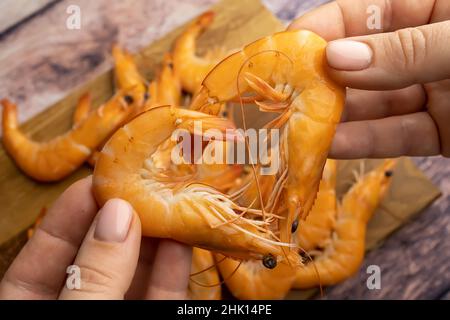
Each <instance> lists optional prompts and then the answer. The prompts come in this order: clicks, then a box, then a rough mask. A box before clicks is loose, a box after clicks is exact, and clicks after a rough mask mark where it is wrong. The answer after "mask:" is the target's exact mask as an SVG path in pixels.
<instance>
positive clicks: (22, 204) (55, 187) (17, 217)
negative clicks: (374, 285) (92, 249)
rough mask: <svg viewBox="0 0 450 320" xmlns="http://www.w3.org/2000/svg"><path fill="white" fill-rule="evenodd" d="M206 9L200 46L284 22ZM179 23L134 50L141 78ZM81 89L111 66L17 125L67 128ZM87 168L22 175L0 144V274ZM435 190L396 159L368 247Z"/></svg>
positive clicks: (109, 89)
mask: <svg viewBox="0 0 450 320" xmlns="http://www.w3.org/2000/svg"><path fill="white" fill-rule="evenodd" d="M212 9H213V10H214V11H215V12H216V19H215V21H214V23H213V25H212V27H211V28H210V29H209V30H208V31H207V32H206V33H205V34H204V35H203V36H202V37H201V38H200V41H199V51H200V52H201V51H204V50H205V49H206V48H209V47H213V46H215V45H217V44H220V45H222V46H224V47H225V48H226V49H233V48H237V47H241V46H242V45H244V44H246V43H249V42H251V41H253V40H256V39H258V38H260V37H262V36H265V35H269V34H271V33H273V32H276V31H280V30H282V29H283V28H284V27H283V25H282V23H281V22H279V21H278V20H277V19H276V18H275V17H274V16H273V15H272V14H271V13H270V12H269V11H268V10H267V9H266V8H264V7H263V6H262V4H261V3H260V2H259V1H258V0H247V1H241V0H227V1H223V2H220V3H218V4H217V5H216V6H214V7H213V8H212ZM182 29H183V26H182V27H180V28H178V29H176V30H174V31H173V32H171V33H169V34H168V35H166V36H165V37H164V38H163V39H161V40H158V41H156V42H154V43H152V44H151V45H149V46H148V47H146V48H144V49H143V50H142V51H141V52H139V53H138V54H137V55H136V61H137V63H138V66H139V68H140V70H141V72H142V74H143V75H144V76H145V77H146V78H147V79H151V78H152V77H153V75H154V72H155V70H157V67H158V65H159V63H160V61H161V59H162V56H163V54H164V53H165V52H167V51H168V50H169V49H170V47H171V45H172V43H173V40H174V39H175V37H176V36H177V35H178V34H179V33H180V32H181V30H182ZM86 91H89V92H91V94H92V95H93V101H94V105H95V106H98V105H100V104H101V103H103V102H104V101H106V100H107V99H108V98H109V97H110V96H111V95H112V93H113V91H114V86H113V77H112V72H111V71H109V72H106V73H105V74H102V75H100V76H99V77H97V78H95V79H93V80H91V81H90V82H88V83H86V84H85V85H83V86H81V87H79V88H76V89H74V91H73V92H72V93H71V94H70V95H69V96H67V97H66V98H65V99H63V100H62V101H60V102H58V103H57V104H55V105H53V106H50V107H49V108H48V109H47V110H46V111H44V112H42V113H41V114H39V115H38V116H36V117H34V118H32V119H31V120H29V121H28V122H26V123H25V124H24V125H23V126H22V129H23V130H24V131H25V132H27V133H28V134H30V136H31V137H33V138H35V139H39V140H46V139H50V138H52V137H54V136H56V135H58V134H61V133H63V132H65V131H67V130H68V129H69V128H70V126H71V118H72V113H73V110H74V106H75V103H76V101H77V100H78V98H79V97H80V95H82V94H83V93H84V92H86ZM19 112H20V109H19ZM252 113H253V117H252V116H250V117H247V119H249V121H250V122H251V121H252V120H253V121H254V122H257V121H256V120H255V119H256V113H255V111H254V110H253V111H251V112H250V115H251V114H252ZM374 163H376V161H375V162H374V161H369V162H367V161H366V167H370V166H373V165H374ZM359 166H360V162H355V161H350V162H342V163H340V165H339V168H340V170H339V176H340V178H339V181H340V186H339V190H340V193H343V192H345V189H346V188H348V184H347V182H348V181H349V180H351V177H352V172H353V171H354V170H356V169H359ZM90 172H91V170H90V168H89V167H88V166H84V167H82V168H80V169H79V170H78V171H76V172H75V173H74V174H72V175H71V176H70V177H68V178H67V179H65V180H64V181H61V182H59V183H49V184H42V183H37V182H34V181H32V180H31V179H29V178H27V177H26V176H24V175H23V174H22V173H21V172H20V171H19V170H18V169H17V167H16V166H15V165H14V163H13V162H12V161H11V159H10V158H9V157H8V155H7V154H6V153H5V150H4V149H3V148H2V147H0V278H1V276H2V274H3V272H4V270H5V268H6V266H7V265H8V264H9V262H10V261H11V259H12V257H14V256H15V254H16V253H17V252H18V250H19V249H20V247H21V246H22V245H23V243H24V242H25V241H26V238H25V234H24V230H26V229H27V228H28V227H29V226H30V225H31V224H32V223H33V222H34V220H35V218H36V217H37V215H38V214H39V211H40V209H41V208H42V207H43V206H47V207H48V206H50V205H51V203H52V202H53V201H54V200H55V199H56V198H57V197H58V195H59V194H60V193H61V192H62V191H63V190H64V189H65V188H67V186H68V185H70V184H71V183H73V182H74V181H76V180H78V179H79V178H81V177H84V176H86V175H88V174H90ZM438 195H439V190H437V188H436V187H434V186H433V185H432V184H431V182H430V181H429V180H428V179H427V178H426V177H425V176H424V175H423V174H422V173H421V172H420V171H419V170H418V169H417V168H416V167H415V166H414V164H413V163H412V162H411V161H410V160H409V159H406V158H405V159H402V160H401V161H400V163H399V166H398V168H397V172H396V175H395V177H394V181H393V184H392V188H391V190H390V192H389V195H388V197H386V199H385V201H383V205H382V208H381V209H379V210H378V212H377V214H376V215H375V217H374V219H373V220H372V222H371V224H370V226H369V230H368V236H367V243H368V248H374V247H375V246H376V245H378V244H379V243H380V242H381V241H382V240H383V239H384V238H386V237H387V236H388V235H389V234H390V233H391V232H393V231H394V230H395V229H397V228H398V227H399V226H401V225H402V224H403V223H405V221H407V220H408V219H409V218H410V217H411V216H413V215H414V214H416V213H418V212H420V210H422V209H423V208H424V207H425V206H427V205H428V204H429V203H430V202H431V201H432V200H433V199H435V198H436V197H437V196H438ZM314 293H315V291H306V292H305V291H301V292H299V291H293V292H292V293H291V294H290V295H289V296H288V298H293V299H298V298H305V297H309V296H311V295H312V294H314Z"/></svg>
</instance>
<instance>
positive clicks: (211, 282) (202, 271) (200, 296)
mask: <svg viewBox="0 0 450 320" xmlns="http://www.w3.org/2000/svg"><path fill="white" fill-rule="evenodd" d="M188 292H189V298H191V299H192V300H220V299H221V297H222V289H221V286H220V278H219V271H218V270H217V267H216V263H215V261H214V257H213V254H212V253H211V252H210V251H208V250H204V249H200V248H194V249H193V251H192V266H191V277H190V280H189V291H188Z"/></svg>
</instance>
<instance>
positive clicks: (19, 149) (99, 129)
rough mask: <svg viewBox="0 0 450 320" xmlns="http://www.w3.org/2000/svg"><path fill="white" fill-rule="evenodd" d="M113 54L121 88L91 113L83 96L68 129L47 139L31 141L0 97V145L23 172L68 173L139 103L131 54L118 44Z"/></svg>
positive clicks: (43, 176)
mask: <svg viewBox="0 0 450 320" xmlns="http://www.w3.org/2000/svg"><path fill="white" fill-rule="evenodd" d="M113 56H114V59H115V62H116V64H115V68H116V80H117V83H118V86H119V87H120V89H121V90H120V91H118V92H117V93H116V94H115V95H114V96H113V97H112V98H111V99H110V100H109V101H108V102H106V103H105V104H103V105H102V106H100V107H99V108H98V109H97V110H95V111H93V112H90V99H89V97H88V96H83V97H82V98H81V99H80V101H79V104H78V107H77V109H76V111H75V114H74V120H75V123H74V126H73V127H72V129H71V130H70V131H69V132H67V133H66V134H64V135H61V136H58V137H55V138H53V139H52V140H50V141H46V142H37V141H33V140H31V139H30V138H29V137H27V136H26V135H25V134H23V133H22V132H21V131H20V129H19V126H18V122H17V107H16V105H15V104H13V103H11V102H10V101H9V100H7V99H3V100H2V105H3V123H2V125H3V144H4V146H5V149H6V151H8V153H9V154H10V156H11V157H12V158H13V159H14V161H15V162H16V164H17V166H18V167H19V168H20V169H21V170H22V171H23V172H24V173H25V174H27V175H28V176H30V177H32V178H34V179H36V180H38V181H43V182H50V181H58V180H61V179H63V178H64V177H66V176H68V175H69V174H71V173H72V172H74V171H75V170H76V169H77V168H78V167H79V166H81V165H82V163H83V162H85V161H86V160H87V159H89V158H90V157H91V155H92V154H93V152H95V150H96V149H97V147H98V146H99V145H100V144H102V143H103V142H104V141H105V140H106V139H107V138H109V136H110V135H111V133H113V132H114V131H115V130H116V129H117V128H118V127H119V126H120V125H122V124H123V121H124V120H125V119H127V118H128V117H129V116H130V114H132V112H133V110H135V109H136V108H137V106H139V105H141V104H142V103H143V101H144V96H145V86H143V83H142V82H141V77H140V76H139V73H138V71H137V69H136V67H135V65H134V63H133V61H132V57H131V56H130V55H129V54H128V53H126V52H124V51H122V50H121V49H120V48H118V47H114V49H113Z"/></svg>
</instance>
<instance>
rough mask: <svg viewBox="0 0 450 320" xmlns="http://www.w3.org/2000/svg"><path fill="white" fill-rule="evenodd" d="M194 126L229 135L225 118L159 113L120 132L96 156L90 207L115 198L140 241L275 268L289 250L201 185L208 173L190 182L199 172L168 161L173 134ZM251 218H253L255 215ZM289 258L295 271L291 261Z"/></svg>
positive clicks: (240, 210) (163, 110) (143, 116)
mask: <svg viewBox="0 0 450 320" xmlns="http://www.w3.org/2000/svg"><path fill="white" fill-rule="evenodd" d="M195 120H201V121H202V124H203V127H204V128H205V129H207V128H219V129H221V130H224V132H225V130H226V129H231V128H234V125H233V124H232V123H231V122H229V120H227V119H224V118H218V117H214V116H209V115H206V114H204V113H199V112H195V111H191V110H186V109H181V108H176V107H171V106H163V107H157V108H153V109H151V110H149V111H147V112H145V113H143V114H141V115H139V116H137V117H136V118H135V119H133V120H132V121H130V122H129V123H128V124H126V125H125V126H124V127H122V128H121V129H119V130H118V131H117V132H116V133H115V134H114V135H113V136H112V138H111V139H110V140H109V141H108V142H107V144H106V145H105V147H104V148H103V150H102V152H101V154H100V157H99V159H98V161H97V165H96V167H95V170H94V180H93V181H94V194H95V196H96V198H97V201H98V202H99V204H100V205H103V204H104V203H105V202H106V201H107V200H108V199H111V198H117V197H118V198H122V199H125V200H127V201H129V202H130V203H131V204H132V205H133V207H134V209H135V210H136V211H137V212H138V213H139V215H140V218H141V223H142V230H143V234H144V235H146V236H152V237H160V238H172V239H175V240H177V241H180V242H183V243H186V244H189V245H192V246H196V247H201V248H204V249H208V250H213V251H218V252H221V253H224V254H226V255H231V256H234V257H236V258H245V259H250V258H254V259H260V260H262V258H263V256H264V255H266V254H271V255H273V256H274V257H279V258H280V261H281V260H282V259H283V257H284V256H282V247H283V246H287V247H289V246H291V245H290V244H285V243H281V242H280V241H277V240H276V238H275V237H272V235H271V234H270V233H268V232H267V231H266V230H265V229H264V228H263V226H265V225H267V224H268V223H269V222H268V221H262V220H256V219H250V218H246V217H245V216H243V215H244V214H245V213H246V212H247V211H246V209H244V208H242V207H240V206H239V205H237V204H236V203H235V202H234V201H232V200H231V198H230V197H228V196H227V195H225V194H223V193H221V192H219V191H218V190H217V189H215V188H214V187H212V186H209V185H207V184H205V183H204V182H203V180H202V179H203V178H206V179H208V178H209V173H210V172H209V171H208V170H205V171H204V172H205V173H206V174H205V177H201V175H197V173H198V172H202V170H198V167H199V166H200V167H201V166H202V165H200V164H185V165H183V164H182V165H175V164H174V163H173V162H172V161H171V156H170V155H171V152H172V150H173V148H172V147H173V143H174V142H173V141H171V139H170V138H171V136H172V134H173V132H174V131H175V130H176V129H180V128H183V129H186V130H190V129H191V128H192V121H195ZM233 179H234V177H233ZM216 183H217V182H216ZM220 183H224V181H220ZM240 213H242V214H240ZM252 214H258V212H257V210H254V211H252ZM267 218H268V219H269V218H272V219H273V218H274V217H273V216H271V215H268V216H267ZM292 253H294V252H292ZM289 258H290V259H291V260H292V262H294V261H296V262H297V263H299V257H298V254H296V253H295V254H292V255H290V257H289Z"/></svg>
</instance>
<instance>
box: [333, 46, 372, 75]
mask: <svg viewBox="0 0 450 320" xmlns="http://www.w3.org/2000/svg"><path fill="white" fill-rule="evenodd" d="M372 56H373V54H372V49H371V48H370V47H369V46H368V45H367V44H365V43H363V42H358V41H351V40H336V41H331V42H330V43H329V44H328V46H327V59H328V64H329V66H330V67H332V68H334V69H338V70H347V71H357V70H363V69H366V68H367V67H369V66H370V64H371V62H372Z"/></svg>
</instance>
